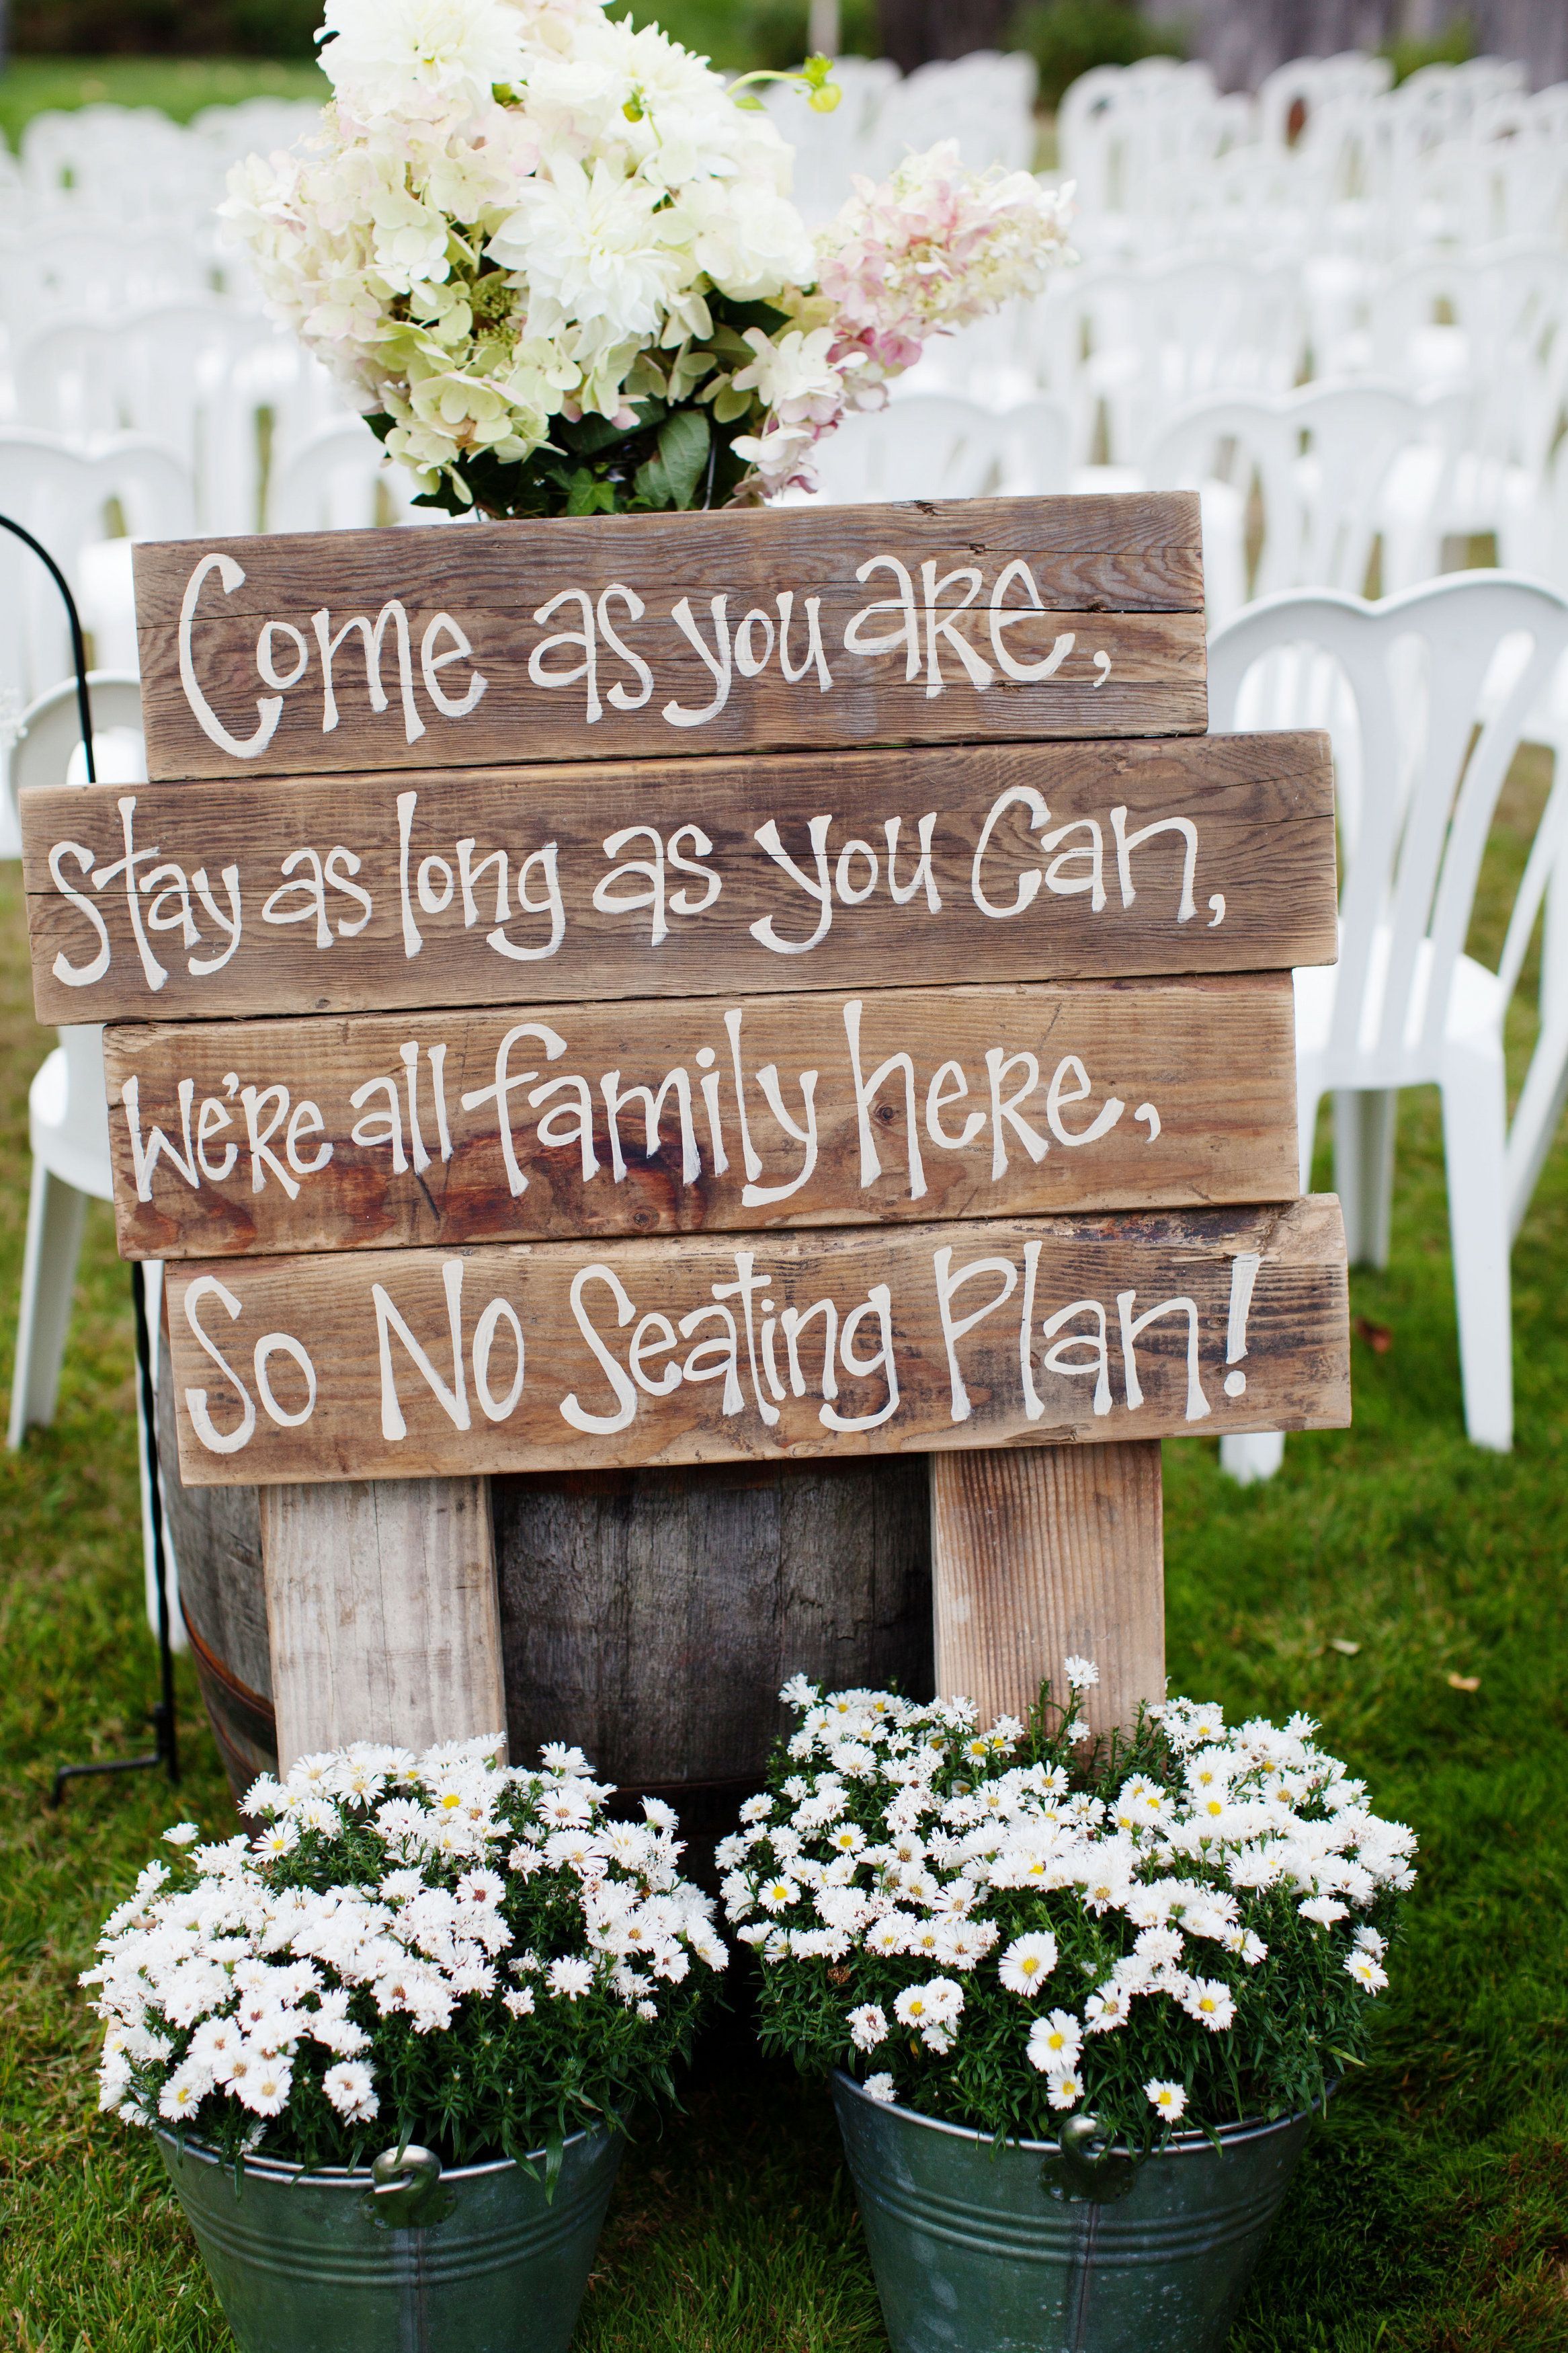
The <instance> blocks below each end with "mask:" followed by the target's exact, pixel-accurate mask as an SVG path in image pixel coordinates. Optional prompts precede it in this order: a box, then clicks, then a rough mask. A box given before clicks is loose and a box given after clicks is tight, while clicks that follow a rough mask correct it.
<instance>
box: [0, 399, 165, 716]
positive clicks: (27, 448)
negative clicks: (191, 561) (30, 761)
mask: <svg viewBox="0 0 1568 2353" xmlns="http://www.w3.org/2000/svg"><path fill="white" fill-rule="evenodd" d="M115 509H118V513H116V512H114V510H115ZM0 513H5V514H8V515H10V516H12V517H13V518H14V519H15V520H16V522H19V523H22V524H23V525H25V526H26V529H27V530H28V531H30V532H31V533H33V534H34V536H35V537H36V538H37V539H39V540H41V541H42V542H43V543H44V545H45V546H46V547H47V549H48V551H49V553H50V554H51V555H52V556H53V557H54V559H55V561H56V563H57V564H58V565H59V566H60V568H61V570H62V571H63V572H64V573H65V575H66V577H67V578H68V580H69V581H70V583H71V586H72V587H73V588H74V589H75V591H76V592H77V595H78V596H79V598H82V597H84V596H85V595H86V592H87V589H88V583H87V582H86V581H85V580H84V577H83V558H84V556H85V554H86V553H87V551H88V550H89V548H91V547H93V546H94V545H96V544H99V543H103V542H105V541H108V540H110V539H112V538H114V537H116V536H118V535H120V534H122V533H126V532H129V533H131V535H132V537H133V538H138V539H184V538H188V537H189V536H190V535H191V533H193V532H194V531H195V527H196V519H195V500H194V494H193V490H192V484H191V477H190V472H189V469H188V468H187V467H186V466H185V465H184V463H183V462H182V460H181V459H179V458H178V457H177V456H176V455H175V453H174V451H173V450H171V449H167V448H163V447H162V446H161V445H160V444H159V443H157V442H155V441H153V440H150V439H148V438H145V437H142V436H137V435H125V436H122V437H121V438H116V439H113V440H110V441H109V442H107V443H106V444H105V445H104V446H103V447H102V448H100V449H98V450H96V451H93V452H90V453H89V452H86V451H83V450H80V449H77V448H72V447H71V446H70V445H69V444H68V442H67V441H65V440H64V439H63V438H60V437H59V436H58V435H55V434H50V433H43V432H35V431H29V430H26V429H25V428H23V427H4V428H0ZM69 665H70V639H69V633H68V628H67V626H66V617H65V611H64V608H63V607H62V605H61V601H60V596H59V592H58V589H57V588H56V586H55V585H54V583H53V581H52V580H51V579H50V578H49V576H48V575H47V572H46V571H45V569H44V567H43V565H41V564H40V563H39V562H38V559H37V556H36V555H34V554H32V553H31V552H30V550H28V549H26V548H24V547H22V546H20V545H19V544H18V543H17V542H16V540H14V539H12V538H11V537H10V535H9V533H7V534H5V536H4V537H3V538H0V689H4V690H5V691H8V692H9V693H10V694H12V695H13V696H14V697H16V702H17V705H18V706H19V705H20V704H21V703H24V702H28V701H29V700H30V699H31V698H32V697H34V696H35V695H37V694H38V693H39V692H40V691H42V689H43V688H44V686H45V684H46V682H47V683H51V684H52V682H53V681H55V680H56V679H58V678H59V677H60V676H61V674H62V673H63V672H64V671H65V670H68V668H69Z"/></svg>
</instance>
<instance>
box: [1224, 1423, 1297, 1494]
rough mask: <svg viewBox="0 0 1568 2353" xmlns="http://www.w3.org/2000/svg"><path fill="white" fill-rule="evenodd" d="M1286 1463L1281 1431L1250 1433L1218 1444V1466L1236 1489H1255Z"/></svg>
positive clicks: (1283, 1436) (1245, 1432) (1283, 1433)
mask: <svg viewBox="0 0 1568 2353" xmlns="http://www.w3.org/2000/svg"><path fill="white" fill-rule="evenodd" d="M1284 1460H1285V1432H1284V1431H1283V1430H1246V1431H1243V1432H1241V1433H1240V1434H1239V1435H1238V1436H1237V1437H1234V1438H1222V1439H1221V1440H1220V1442H1219V1467H1220V1469H1221V1470H1222V1471H1223V1472H1225V1474H1226V1478H1227V1479H1234V1480H1235V1481H1236V1483H1237V1486H1238V1487H1252V1486H1256V1485H1257V1483H1258V1481H1259V1480H1262V1479H1272V1478H1273V1476H1274V1474H1275V1472H1277V1471H1278V1470H1279V1466H1280V1464H1281V1463H1282V1462H1283V1461H1284Z"/></svg>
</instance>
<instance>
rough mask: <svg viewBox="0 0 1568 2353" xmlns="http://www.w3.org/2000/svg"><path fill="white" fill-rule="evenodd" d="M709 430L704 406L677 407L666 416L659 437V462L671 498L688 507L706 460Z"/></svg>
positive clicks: (676, 502) (677, 503) (709, 439)
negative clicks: (671, 413) (671, 414)
mask: <svg viewBox="0 0 1568 2353" xmlns="http://www.w3.org/2000/svg"><path fill="white" fill-rule="evenodd" d="M711 441H712V434H711V431H710V427H709V423H708V416H707V412H706V410H705V409H701V408H678V409H677V410H676V411H675V413H674V415H673V416H672V417H668V418H667V419H666V421H665V423H664V425H663V427H661V428H660V431H659V437H658V463H659V464H660V465H661V466H662V467H663V469H664V474H665V480H666V481H667V482H668V485H669V491H670V502H671V504H672V505H674V506H678V507H689V505H690V504H691V502H692V501H693V499H694V498H695V497H696V495H697V486H698V484H699V482H700V480H701V479H702V471H703V469H704V467H705V466H706V465H707V463H708V451H709V448H710V444H711Z"/></svg>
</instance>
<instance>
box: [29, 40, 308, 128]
mask: <svg viewBox="0 0 1568 2353" xmlns="http://www.w3.org/2000/svg"><path fill="white" fill-rule="evenodd" d="M327 95H328V83H327V78H326V76H325V74H323V73H322V72H321V70H320V69H319V68H317V67H315V66H313V65H310V64H308V63H306V64H300V65H269V64H268V62H267V61H266V60H265V59H264V58H12V60H11V62H10V64H9V65H8V66H7V67H6V69H5V72H4V73H0V132H4V133H5V137H6V138H7V139H8V140H9V141H10V142H11V144H12V146H13V147H15V145H16V142H17V140H18V139H19V138H20V136H21V134H22V132H23V131H24V129H25V128H26V125H27V123H28V122H29V121H31V120H32V118H33V116H34V115H35V114H44V113H47V111H49V110H50V109H51V108H53V107H61V108H69V107H76V106H104V105H108V106H156V107H158V108H160V109H161V110H162V111H163V113H165V114H170V115H173V116H174V121H176V122H188V121H190V119H191V117H192V115H193V114H199V113H200V111H201V110H202V108H203V107H204V106H233V105H235V104H236V103H237V101H238V100H240V99H242V98H313V99H317V100H321V99H323V98H325V97H326V96H327Z"/></svg>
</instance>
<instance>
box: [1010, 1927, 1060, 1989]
mask: <svg viewBox="0 0 1568 2353" xmlns="http://www.w3.org/2000/svg"><path fill="white" fill-rule="evenodd" d="M1056 1965H1057V1940H1056V1938H1055V1937H1054V1936H1052V1935H1051V1933H1050V1930H1049V1929H1048V1928H1041V1929H1036V1930H1034V1931H1033V1932H1032V1933H1031V1934H1029V1935H1027V1936H1015V1937H1014V1939H1013V1941H1012V1943H1011V1944H1010V1945H1009V1946H1008V1947H1007V1949H1006V1951H1005V1953H1004V1954H1003V1956H1002V1957H1001V1959H1000V1960H999V1961H998V1962H997V1964H996V1974H997V1976H998V1977H999V1978H1001V1980H1002V1982H1003V1984H1004V1985H1005V1987H1006V1989H1007V1990H1008V1992H1009V1993H1017V1994H1022V1995H1023V1996H1024V1998H1025V1999H1026V2000H1033V1998H1034V1996H1035V1995H1036V1994H1037V1993H1038V1992H1039V1991H1040V1989H1041V1988H1042V1987H1043V1986H1044V1984H1045V1982H1046V1979H1047V1978H1048V1977H1049V1976H1050V1974H1051V1971H1052V1970H1053V1969H1054V1968H1056Z"/></svg>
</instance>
